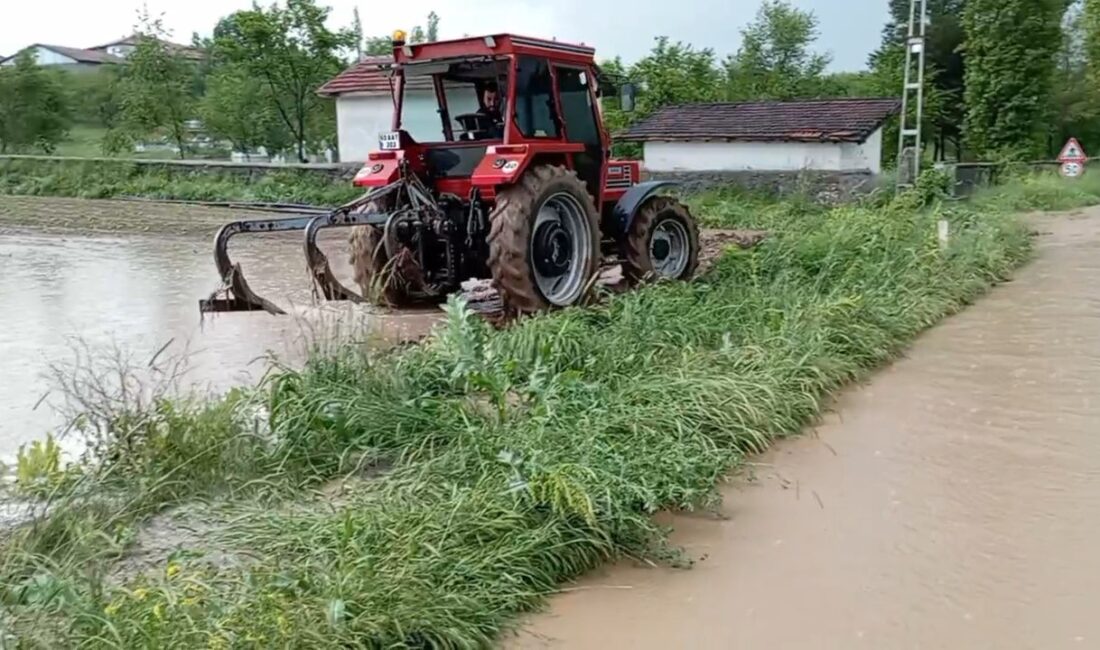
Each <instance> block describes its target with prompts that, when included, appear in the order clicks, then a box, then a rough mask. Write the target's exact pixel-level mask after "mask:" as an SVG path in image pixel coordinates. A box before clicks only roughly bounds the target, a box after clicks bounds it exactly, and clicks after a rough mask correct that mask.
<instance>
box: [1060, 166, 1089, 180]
mask: <svg viewBox="0 0 1100 650" xmlns="http://www.w3.org/2000/svg"><path fill="white" fill-rule="evenodd" d="M1061 171H1062V176H1065V177H1066V178H1077V177H1079V176H1081V175H1082V174H1084V173H1085V166H1084V164H1082V163H1079V162H1067V163H1062V170H1061Z"/></svg>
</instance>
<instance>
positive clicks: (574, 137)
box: [558, 68, 600, 144]
mask: <svg viewBox="0 0 1100 650" xmlns="http://www.w3.org/2000/svg"><path fill="white" fill-rule="evenodd" d="M558 90H559V91H560V93H561V112H562V117H564V118H565V130H566V132H567V134H568V136H569V141H570V142H583V143H584V144H600V131H599V127H598V126H596V113H595V110H594V108H593V106H592V94H591V93H589V92H588V75H587V74H585V72H584V70H577V69H576V68H558Z"/></svg>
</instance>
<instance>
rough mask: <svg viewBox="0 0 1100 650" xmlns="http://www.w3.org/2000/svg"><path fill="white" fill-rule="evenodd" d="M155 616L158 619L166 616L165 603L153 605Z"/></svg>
mask: <svg viewBox="0 0 1100 650" xmlns="http://www.w3.org/2000/svg"><path fill="white" fill-rule="evenodd" d="M153 616H156V617H157V620H161V619H163V618H164V603H157V604H156V605H153Z"/></svg>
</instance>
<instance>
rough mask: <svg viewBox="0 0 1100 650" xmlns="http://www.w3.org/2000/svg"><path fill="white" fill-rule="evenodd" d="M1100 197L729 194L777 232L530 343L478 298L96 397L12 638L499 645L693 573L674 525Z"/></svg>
mask: <svg viewBox="0 0 1100 650" xmlns="http://www.w3.org/2000/svg"><path fill="white" fill-rule="evenodd" d="M1098 201H1100V184H1098V183H1094V182H1092V181H1086V183H1085V184H1079V185H1069V184H1067V183H1066V182H1064V181H1061V180H1060V179H1056V178H1049V177H1041V178H1027V179H1020V180H1019V181H1018V182H1014V183H1012V184H1011V185H1008V186H1006V187H1004V188H1001V189H996V190H991V191H989V192H988V193H986V194H984V195H981V196H979V197H976V198H975V199H974V200H973V201H972V202H969V203H967V204H945V203H942V202H939V201H938V199H937V198H936V195H935V193H934V192H932V191H927V192H923V193H914V194H911V195H907V196H904V197H901V198H899V199H897V200H894V201H891V202H886V201H881V202H877V203H868V204H867V205H862V206H849V207H844V208H837V209H834V210H825V209H822V208H819V207H815V206H810V205H800V204H790V203H788V204H780V205H766V204H758V205H753V204H746V202H744V201H743V200H741V198H740V197H737V196H736V195H714V196H709V197H703V198H700V199H698V200H697V206H696V207H697V209H698V210H699V211H701V212H703V213H705V214H706V216H707V222H708V223H709V224H712V225H718V226H737V227H742V228H758V229H765V230H768V231H770V233H771V236H770V237H769V238H768V239H767V240H766V241H765V242H764V244H762V245H761V246H760V247H758V248H756V249H754V250H751V251H740V250H733V251H730V252H728V253H726V255H725V256H724V257H723V258H722V259H721V260H720V261H719V262H718V264H717V265H716V266H715V267H714V268H713V269H712V270H711V271H710V272H709V273H708V274H707V275H706V276H704V277H703V278H701V279H699V280H698V281H696V282H694V283H692V284H689V285H664V286H655V287H649V288H646V289H644V290H642V291H639V292H636V293H633V294H629V295H624V296H615V297H611V298H609V300H607V301H606V302H605V303H603V304H601V305H599V306H596V307H592V308H588V309H585V310H568V311H565V312H561V313H556V314H551V315H548V316H544V317H539V318H533V319H528V320H525V321H523V322H521V323H519V324H517V325H515V326H513V327H511V328H509V329H506V330H503V331H495V330H492V329H491V328H490V327H489V326H488V325H486V324H485V323H484V322H482V321H481V320H480V319H478V318H477V317H475V316H474V315H473V314H471V313H469V312H468V311H467V310H465V309H464V307H463V306H462V305H461V304H458V303H454V304H452V305H451V306H450V313H449V315H448V319H447V320H446V321H445V323H444V324H443V326H442V327H441V329H440V330H438V332H437V333H436V335H435V336H433V337H432V338H430V339H429V340H428V341H426V342H425V343H424V344H423V345H420V346H417V347H407V348H402V349H398V350H394V351H389V352H384V353H383V352H371V351H368V350H365V349H363V348H362V347H359V346H356V345H354V344H351V343H341V342H339V341H336V342H331V341H329V342H325V343H324V344H319V345H318V348H317V350H316V352H315V353H314V355H313V357H312V358H311V360H310V361H309V362H308V363H307V364H306V366H305V367H304V368H303V369H300V370H293V369H289V368H280V367H276V368H274V369H273V372H272V373H271V374H270V376H269V377H268V379H267V380H266V381H265V382H264V383H262V384H261V385H260V386H258V387H255V388H248V389H241V390H237V391H233V392H232V393H230V394H229V395H227V396H226V397H225V398H224V399H221V400H219V401H215V402H209V401H180V400H167V399H164V400H142V399H136V398H134V396H133V395H132V394H131V395H128V396H127V397H125V398H122V399H109V400H107V401H102V400H97V399H95V397H96V395H95V393H94V391H95V390H96V389H97V388H98V386H96V385H95V384H94V382H92V383H91V385H88V383H81V382H75V383H74V385H72V386H70V387H69V388H70V390H71V391H72V392H74V393H76V394H83V395H91V396H92V399H89V401H88V403H89V405H91V406H95V407H98V408H95V409H93V410H92V411H90V412H89V414H88V417H87V418H86V420H84V421H83V422H82V424H83V425H84V429H85V431H86V433H87V435H88V436H89V440H90V441H91V443H92V445H91V455H90V456H89V458H88V459H87V461H86V462H85V463H84V464H81V465H78V466H76V467H72V468H69V469H67V470H65V469H62V468H60V467H58V466H57V465H56V464H55V462H54V459H53V456H52V454H51V453H50V451H49V450H48V449H42V448H40V449H38V451H37V453H27V454H24V459H23V462H22V463H21V465H20V467H19V470H20V471H21V474H20V479H19V481H18V483H17V486H18V487H19V489H21V490H22V491H23V492H24V493H31V494H36V495H39V496H42V497H46V498H48V499H49V500H50V504H51V505H50V508H49V516H48V517H44V518H43V519H42V520H41V521H39V522H38V523H37V524H36V525H35V526H33V527H24V528H21V529H18V530H15V531H12V532H9V533H8V534H7V537H6V538H5V539H4V540H3V541H2V542H0V544H2V545H3V546H2V548H0V574H2V575H0V585H3V587H0V588H2V589H3V590H4V591H3V592H2V593H0V603H2V609H0V638H2V637H3V636H4V635H7V636H9V637H13V638H14V639H17V640H18V641H19V642H20V643H21V644H24V645H26V646H27V647H69V646H74V645H88V646H112V647H133V646H142V647H166V646H173V647H176V646H179V647H194V646H198V647H253V646H255V647H271V646H279V647H305V646H318V645H341V646H352V647H392V646H397V647H476V646H483V645H487V644H490V643H491V642H492V641H493V639H495V638H496V637H497V635H498V634H499V633H500V632H501V631H502V630H503V629H505V628H507V627H508V626H509V625H510V624H512V622H513V621H514V620H515V617H516V615H517V614H519V613H521V612H524V611H527V610H530V609H532V608H535V607H538V606H539V605H540V604H541V603H542V602H543V600H544V599H545V597H546V596H547V595H549V594H552V593H554V592H555V591H556V590H557V589H559V588H560V586H561V585H562V583H563V582H565V581H567V580H569V579H571V578H573V577H576V576H578V575H580V574H581V573H583V572H585V571H587V570H589V569H591V568H593V567H595V566H597V565H599V564H601V563H603V562H605V561H608V560H609V559H612V558H616V557H620V556H623V555H630V556H635V557H642V558H647V559H650V560H652V561H655V562H672V563H684V562H685V561H686V558H683V557H681V556H680V555H679V554H678V553H677V552H676V549H674V548H669V547H668V546H667V545H666V544H665V543H664V542H663V540H664V531H662V530H660V529H659V528H658V527H657V526H656V525H655V524H654V523H653V521H652V519H651V515H652V514H653V513H655V512H657V511H660V510H667V509H681V508H705V507H707V506H708V505H711V504H713V499H714V498H715V495H716V491H715V486H716V484H717V483H718V482H719V481H720V480H721V479H722V478H723V477H724V476H726V475H727V474H728V473H729V472H731V471H736V469H737V467H738V465H739V463H741V462H742V461H743V460H744V459H745V458H746V456H747V455H751V454H753V453H755V452H758V451H760V450H762V449H764V448H765V447H767V446H768V444H769V443H770V442H771V441H772V440H774V439H775V438H777V437H781V436H786V435H792V434H796V433H798V432H799V431H800V430H801V428H802V427H803V426H805V425H806V424H807V423H810V422H812V421H813V419H814V418H815V417H816V416H817V415H818V414H819V413H820V410H821V406H822V403H823V400H825V399H826V398H827V397H828V395H829V394H830V393H831V392H833V391H835V390H836V389H837V388H838V387H840V386H842V385H844V384H845V383H847V382H850V381H852V380H853V379H856V378H858V377H861V376H863V375H865V374H866V373H867V372H869V371H870V370H872V369H874V368H875V367H877V366H879V365H881V364H883V363H885V362H887V361H889V360H890V359H892V358H893V357H895V356H896V355H897V354H898V353H899V352H900V351H901V350H902V349H903V348H904V346H905V345H906V343H907V342H909V341H910V340H912V338H913V337H914V336H916V335H917V334H918V333H919V332H920V331H922V330H923V329H925V328H927V327H929V326H931V325H933V324H934V323H935V322H937V321H938V320H939V319H941V318H943V317H944V316H946V315H948V314H950V313H952V312H955V311H957V310H959V309H961V308H963V307H964V306H965V305H966V304H967V303H968V302H970V301H972V300H974V299H975V298H977V297H978V296H979V295H981V294H982V293H983V292H984V291H985V290H986V289H987V288H988V287H989V286H990V285H992V284H994V283H996V282H999V281H1001V280H1003V279H1005V278H1006V277H1008V275H1009V274H1010V273H1011V271H1012V269H1014V268H1015V267H1016V266H1017V265H1019V264H1020V263H1021V262H1023V261H1024V260H1025V259H1026V257H1027V254H1028V250H1029V238H1028V230H1027V225H1026V222H1025V221H1024V220H1023V219H1022V218H1021V217H1019V216H1018V213H1020V212H1024V211H1028V210H1038V209H1066V208H1072V207H1077V206H1081V205H1086V204H1091V203H1096V202H1098ZM941 220H946V221H947V222H948V223H949V224H950V233H951V236H950V239H949V240H948V241H947V242H946V243H944V242H942V241H941V240H940V239H939V238H938V237H937V224H938V222H939V221H941ZM112 397H115V396H112ZM166 530H167V532H166ZM177 546H182V548H176V547H177Z"/></svg>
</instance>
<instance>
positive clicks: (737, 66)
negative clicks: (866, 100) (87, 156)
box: [0, 0, 1100, 160]
mask: <svg viewBox="0 0 1100 650" xmlns="http://www.w3.org/2000/svg"><path fill="white" fill-rule="evenodd" d="M883 1H884V2H886V3H887V4H888V6H889V15H890V19H889V22H888V23H887V24H886V25H885V26H884V28H883V35H882V41H881V43H880V45H879V47H878V48H877V49H876V50H875V51H874V52H873V53H872V54H871V55H870V57H869V61H868V68H867V69H866V70H864V71H860V72H841V73H831V72H829V71H828V68H829V64H830V58H829V56H828V55H827V54H825V53H823V52H820V51H817V49H816V46H817V41H818V36H819V34H818V21H817V18H816V16H815V15H814V14H813V13H811V12H807V11H803V10H800V9H798V8H796V7H794V6H792V5H791V4H789V3H788V2H787V1H786V0H766V1H765V2H764V4H763V5H762V6H761V8H760V10H759V12H758V13H757V14H756V16H755V18H754V20H753V21H752V22H751V23H750V24H749V25H748V26H747V27H745V29H744V30H743V31H742V34H741V36H742V40H741V45H740V47H739V49H738V50H737V51H736V52H734V53H733V54H731V55H729V56H727V57H726V58H724V59H719V57H718V56H717V55H716V54H715V52H714V50H712V49H697V48H695V47H694V46H692V45H691V44H689V43H683V42H675V41H672V40H670V39H668V38H665V37H660V38H657V39H656V42H655V44H654V45H653V47H652V49H651V50H650V52H649V53H648V54H647V55H646V56H644V57H642V58H641V59H640V60H638V61H637V62H635V63H633V64H630V65H627V64H624V62H623V61H622V60H621V59H618V58H615V59H611V60H608V61H604V62H603V63H602V64H601V67H602V68H603V70H604V71H605V72H606V73H608V76H609V77H612V78H619V79H630V80H632V81H634V82H636V84H637V85H638V87H639V89H640V93H639V95H638V102H637V110H636V111H635V112H634V113H631V114H626V113H623V112H622V111H619V110H617V109H616V108H615V106H613V105H611V106H607V107H606V108H607V110H606V115H607V120H608V123H609V125H610V127H611V128H612V130H613V131H616V130H618V129H620V128H623V127H625V126H626V125H628V124H629V123H630V122H631V121H633V120H636V119H639V118H640V117H643V116H645V115H648V114H650V113H652V112H653V111H655V110H657V109H658V108H660V107H662V106H666V105H669V104H676V103H688V102H707V101H747V100H762V99H771V100H789V99H805V98H819V97H837V96H849V97H860V96H877V97H881V96H887V97H890V96H898V95H899V94H900V91H901V86H902V77H903V66H904V60H905V47H906V45H905V42H906V37H907V35H908V19H909V0H883ZM929 10H930V14H931V23H930V25H929V28H928V42H927V67H928V70H927V76H926V89H925V90H926V93H925V96H926V109H925V125H924V126H925V129H926V131H925V132H926V133H927V134H929V138H928V140H929V144H928V155H931V156H932V157H934V158H936V159H947V158H956V159H964V158H966V159H993V158H1011V159H1026V158H1044V157H1047V158H1049V157H1050V156H1052V155H1053V154H1054V153H1055V152H1056V150H1057V147H1058V146H1059V145H1060V144H1061V143H1062V142H1063V141H1064V140H1065V138H1066V137H1067V136H1069V135H1075V136H1077V137H1078V138H1079V139H1081V140H1082V141H1083V142H1084V143H1085V146H1086V149H1088V148H1097V149H1100V101H1098V100H1100V96H1098V95H1100V83H1098V82H1100V0H929ZM328 22H329V9H328V8H326V7H323V6H320V5H318V4H317V0H284V1H283V2H282V3H281V4H275V5H271V6H268V7H261V6H259V5H254V6H253V7H252V8H251V9H247V10H243V11H238V12H235V13H233V14H230V15H229V16H226V17H225V18H223V19H221V20H220V21H219V22H218V24H217V25H216V26H215V28H214V30H213V33H212V35H211V36H210V37H209V38H206V39H199V38H197V37H196V38H195V39H193V44H194V45H195V47H196V48H198V49H199V50H200V51H202V52H203V57H202V59H201V60H199V61H195V60H192V59H189V58H187V57H185V56H184V55H183V54H182V53H181V52H180V51H179V50H178V49H177V48H173V47H170V46H169V45H168V44H166V41H167V37H168V35H167V33H166V31H165V30H164V28H163V25H162V24H161V22H160V20H159V19H156V18H153V17H151V16H149V15H147V14H142V15H140V16H139V23H140V25H139V31H140V32H141V33H142V34H145V35H147V36H150V38H145V39H142V40H141V41H140V42H139V44H138V46H137V48H136V49H135V51H134V52H133V53H132V54H131V55H130V56H129V58H128V61H127V63H126V64H125V65H118V66H102V69H101V70H100V71H98V72H96V73H63V72H59V71H56V70H51V69H49V68H48V67H40V66H37V65H36V64H35V62H34V61H33V59H32V58H31V57H30V56H29V55H26V54H24V55H21V56H20V57H18V58H17V59H16V61H15V64H14V65H11V66H4V67H0V152H5V151H29V150H37V151H44V152H50V151H52V150H53V149H54V147H56V145H57V143H58V142H60V141H61V140H62V139H63V138H64V137H65V134H66V132H67V130H68V129H69V127H70V126H71V125H72V124H73V123H74V122H81V123H90V124H95V125H98V126H101V127H103V128H105V129H106V133H107V135H106V137H105V138H104V141H103V145H104V148H105V150H107V151H108V152H112V151H125V150H128V149H129V148H131V147H132V146H133V145H134V143H136V142H140V141H143V140H145V139H148V138H150V137H151V136H153V135H156V136H158V137H162V138H165V139H167V140H169V141H170V142H172V143H173V144H174V145H175V147H176V148H177V149H178V150H179V151H180V155H181V156H184V155H186V152H187V150H188V148H189V146H191V144H192V141H193V137H194V134H193V129H191V128H189V124H191V123H192V121H193V120H200V121H201V123H202V125H203V129H204V130H205V131H206V132H207V133H208V134H209V135H210V136H211V137H213V138H215V139H217V140H219V141H226V142H229V143H231V144H232V146H233V148H234V149H235V150H238V151H245V152H248V151H256V150H258V149H259V148H260V147H262V148H264V149H265V150H267V151H269V152H291V154H292V155H293V156H294V157H296V158H298V159H300V160H306V158H307V157H308V155H309V154H310V153H315V152H320V151H324V150H326V149H329V148H334V147H335V139H336V127H335V115H334V102H332V101H330V100H327V99H324V98H321V97H319V96H318V95H317V94H316V90H317V88H318V87H320V86H321V85H322V84H323V83H324V82H325V81H327V80H328V79H330V78H332V77H333V76H335V75H336V74H338V73H339V72H340V71H341V70H342V69H344V68H345V67H346V66H347V64H348V63H349V61H350V60H352V59H354V58H356V57H358V56H363V55H367V54H384V53H388V52H389V51H390V48H391V44H390V38H389V36H370V35H367V34H365V33H364V29H363V26H362V22H361V20H360V18H359V14H358V11H356V12H355V15H354V18H353V22H352V24H351V25H350V26H348V27H347V28H342V29H335V30H334V29H331V28H330V27H328ZM438 34H439V16H438V15H437V14H435V13H434V12H432V13H431V14H429V15H428V17H427V20H426V23H425V25H424V26H415V27H413V28H412V29H411V30H410V40H411V41H413V42H421V41H433V40H436V39H437V38H438ZM610 103H611V104H613V103H614V102H610ZM892 128H893V132H892V133H890V134H888V136H887V139H886V142H887V147H888V152H887V155H888V156H891V157H892V154H893V153H894V152H893V151H892V148H893V147H896V139H897V138H896V126H894V127H892ZM617 148H618V149H619V150H620V151H619V153H620V154H627V155H630V154H637V153H638V151H637V149H636V148H634V147H631V146H629V145H620V146H618V147H617Z"/></svg>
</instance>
